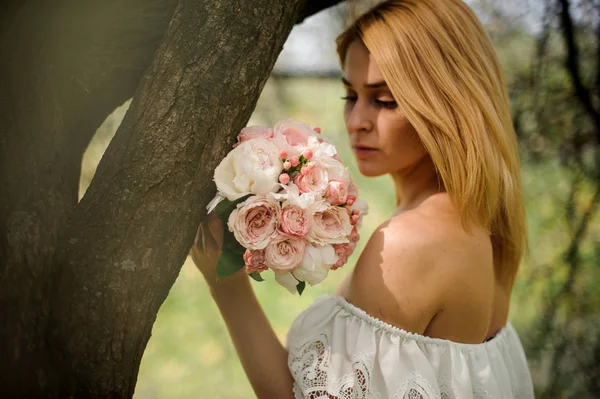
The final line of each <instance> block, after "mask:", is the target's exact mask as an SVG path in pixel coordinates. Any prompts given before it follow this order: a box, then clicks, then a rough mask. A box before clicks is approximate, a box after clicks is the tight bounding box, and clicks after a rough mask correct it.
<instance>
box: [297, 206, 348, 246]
mask: <svg viewBox="0 0 600 399" xmlns="http://www.w3.org/2000/svg"><path fill="white" fill-rule="evenodd" d="M351 232H352V225H351V224H350V217H349V216H348V212H347V211H346V209H344V208H342V207H340V206H329V207H328V208H327V209H326V210H325V211H323V212H317V213H315V214H314V215H313V220H312V228H311V230H310V232H309V234H308V236H307V237H308V240H309V241H310V242H312V243H314V244H316V245H326V244H345V243H348V242H349V240H348V236H349V235H350V233H351Z"/></svg>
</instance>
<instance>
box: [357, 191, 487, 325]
mask: <svg viewBox="0 0 600 399" xmlns="http://www.w3.org/2000/svg"><path fill="white" fill-rule="evenodd" d="M491 258H492V254H491V244H490V243H489V236H488V235H487V233H486V232H485V231H483V229H479V230H478V229H473V231H471V232H466V231H465V230H464V229H463V228H462V226H461V224H460V220H459V218H458V215H457V214H456V212H454V211H453V207H452V205H451V204H450V203H449V200H447V198H444V197H443V196H442V197H439V196H438V197H437V198H432V200H431V201H426V202H425V203H423V204H422V205H421V206H419V207H418V208H416V209H413V210H410V211H406V212H403V213H401V214H399V215H396V216H394V217H392V218H391V219H390V220H388V221H387V222H385V223H383V224H382V225H381V226H379V227H378V228H377V229H376V230H375V232H374V233H373V234H372V236H371V237H370V239H369V241H368V243H367V244H366V246H365V249H364V250H363V252H362V253H361V256H360V258H359V260H358V262H357V264H356V266H355V269H354V270H353V273H352V277H351V279H350V281H349V285H348V288H347V293H346V297H347V299H348V300H349V301H350V302H351V303H353V304H355V305H356V306H358V307H360V308H362V309H363V310H365V311H366V312H367V313H369V314H371V315H373V316H375V317H378V318H380V319H382V320H384V321H386V322H388V323H390V324H392V325H395V326H397V327H400V328H403V329H405V330H407V331H411V332H415V333H419V334H423V333H424V332H425V331H426V330H427V327H428V325H429V324H430V322H431V320H432V319H433V318H434V317H435V316H436V315H437V314H439V313H440V312H441V311H442V310H444V309H445V308H446V307H447V306H449V304H450V301H453V302H455V301H456V298H457V295H458V296H461V295H467V296H473V298H476V297H477V295H479V294H480V293H477V292H473V290H472V289H471V290H465V288H466V287H469V286H477V287H479V286H481V284H480V283H481V282H482V281H485V282H486V283H492V284H493V275H490V273H492V274H493V271H492V270H493V268H492V267H491V266H490V267H481V264H482V263H487V262H492V260H491ZM490 265H491V263H490ZM475 282H477V284H475ZM486 288H489V287H486ZM481 294H485V293H483V292H482V293H481ZM469 300H470V299H469ZM465 301H467V302H468V300H466V299H465Z"/></svg>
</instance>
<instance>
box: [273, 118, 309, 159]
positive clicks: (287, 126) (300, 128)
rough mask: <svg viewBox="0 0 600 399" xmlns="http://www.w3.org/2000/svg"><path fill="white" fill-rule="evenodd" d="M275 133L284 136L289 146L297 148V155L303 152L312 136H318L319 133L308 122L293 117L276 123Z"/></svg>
mask: <svg viewBox="0 0 600 399" xmlns="http://www.w3.org/2000/svg"><path fill="white" fill-rule="evenodd" d="M275 133H276V134H279V135H281V136H283V137H284V138H285V140H286V142H287V143H288V145H289V146H291V147H294V148H296V151H295V153H296V154H297V155H300V154H302V152H303V150H304V147H306V146H307V145H308V139H309V138H310V137H316V136H317V133H316V132H315V131H314V130H313V129H312V128H311V127H310V126H309V125H307V124H306V123H302V122H297V121H294V120H291V119H288V120H285V121H280V122H278V123H277V124H276V125H275Z"/></svg>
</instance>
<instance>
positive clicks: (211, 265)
mask: <svg viewBox="0 0 600 399" xmlns="http://www.w3.org/2000/svg"><path fill="white" fill-rule="evenodd" d="M224 228H225V226H224V223H223V222H222V221H221V220H220V219H219V218H217V216H216V215H215V213H214V212H211V213H209V214H208V215H207V216H206V217H205V218H204V219H203V220H202V222H201V223H200V226H199V227H198V231H197V233H196V238H195V239H194V244H193V245H192V248H190V255H191V257H192V260H193V261H194V263H195V264H196V267H197V268H198V270H200V272H201V273H202V274H203V275H204V278H205V279H206V282H207V283H208V285H209V286H210V287H211V288H214V287H215V286H216V285H217V263H218V261H219V256H221V249H222V247H223V230H224ZM242 270H243V268H242ZM244 275H245V273H236V274H234V275H232V276H229V277H227V278H225V279H224V280H226V281H231V280H230V279H233V278H234V277H235V278H240V276H241V277H244ZM221 281H222V280H219V285H220V283H221Z"/></svg>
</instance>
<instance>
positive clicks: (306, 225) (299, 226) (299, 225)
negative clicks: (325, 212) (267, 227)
mask: <svg viewBox="0 0 600 399" xmlns="http://www.w3.org/2000/svg"><path fill="white" fill-rule="evenodd" d="M279 220H280V222H279V230H280V231H281V232H283V233H285V234H287V235H290V236H295V237H304V236H306V235H307V234H308V232H309V230H310V226H311V223H312V215H310V214H309V212H308V211H307V210H306V209H302V208H300V207H299V206H296V205H287V206H284V207H283V209H282V210H281V215H280V218H279Z"/></svg>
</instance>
